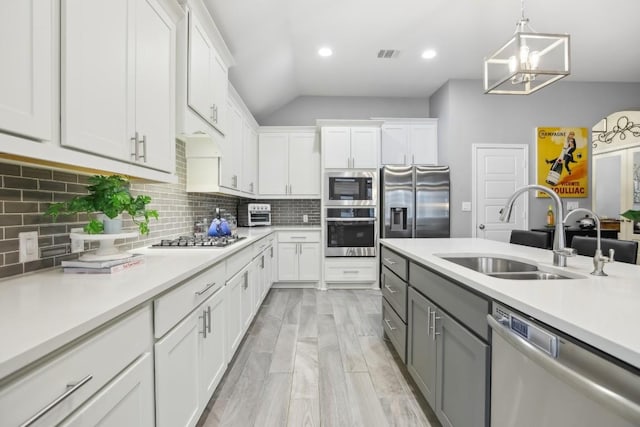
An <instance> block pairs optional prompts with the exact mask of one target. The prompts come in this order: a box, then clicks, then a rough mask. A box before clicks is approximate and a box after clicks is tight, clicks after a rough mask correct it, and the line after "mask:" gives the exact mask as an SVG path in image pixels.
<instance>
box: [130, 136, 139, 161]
mask: <svg viewBox="0 0 640 427" xmlns="http://www.w3.org/2000/svg"><path fill="white" fill-rule="evenodd" d="M131 142H132V143H133V149H132V150H131V157H132V158H133V160H138V132H136V133H135V135H134V136H132V137H131Z"/></svg>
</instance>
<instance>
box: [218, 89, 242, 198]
mask: <svg viewBox="0 0 640 427" xmlns="http://www.w3.org/2000/svg"><path fill="white" fill-rule="evenodd" d="M227 113H228V114H229V117H228V119H229V129H228V130H227V133H226V134H225V136H224V138H222V140H221V144H220V145H221V147H220V148H221V149H222V157H221V158H220V185H221V186H223V187H227V188H231V189H234V190H239V189H240V182H239V180H240V176H239V174H240V171H241V170H242V113H241V112H240V110H239V109H238V108H237V107H236V106H235V105H234V104H233V103H232V102H231V101H229V102H228V103H227Z"/></svg>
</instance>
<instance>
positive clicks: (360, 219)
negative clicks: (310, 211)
mask: <svg viewBox="0 0 640 427" xmlns="http://www.w3.org/2000/svg"><path fill="white" fill-rule="evenodd" d="M375 221H376V218H327V222H375Z"/></svg>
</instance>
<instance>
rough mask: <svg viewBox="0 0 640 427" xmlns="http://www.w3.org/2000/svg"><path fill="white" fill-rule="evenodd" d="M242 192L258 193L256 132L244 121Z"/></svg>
mask: <svg viewBox="0 0 640 427" xmlns="http://www.w3.org/2000/svg"><path fill="white" fill-rule="evenodd" d="M242 151H243V153H244V162H243V163H242V191H243V192H245V193H249V194H256V192H257V191H258V132H256V130H255V129H253V128H252V127H251V125H250V124H249V123H248V122H247V121H246V120H245V121H244V122H243V123H242Z"/></svg>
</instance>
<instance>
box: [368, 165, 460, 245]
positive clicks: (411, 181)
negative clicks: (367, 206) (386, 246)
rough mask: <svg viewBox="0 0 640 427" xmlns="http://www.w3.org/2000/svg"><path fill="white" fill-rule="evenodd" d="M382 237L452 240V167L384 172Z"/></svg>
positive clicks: (398, 168) (386, 169)
mask: <svg viewBox="0 0 640 427" xmlns="http://www.w3.org/2000/svg"><path fill="white" fill-rule="evenodd" d="M380 190H381V191H380V206H381V208H382V212H381V219H382V221H381V227H382V230H381V235H382V238H396V237H406V238H412V237H449V236H450V222H449V190H450V185H449V166H385V167H383V168H382V170H381V171H380Z"/></svg>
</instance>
